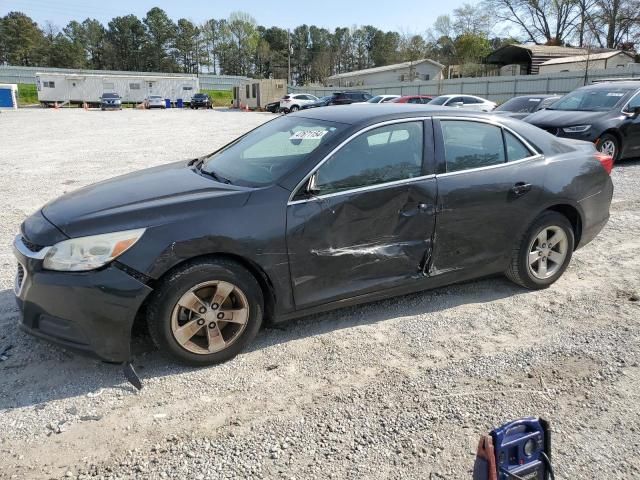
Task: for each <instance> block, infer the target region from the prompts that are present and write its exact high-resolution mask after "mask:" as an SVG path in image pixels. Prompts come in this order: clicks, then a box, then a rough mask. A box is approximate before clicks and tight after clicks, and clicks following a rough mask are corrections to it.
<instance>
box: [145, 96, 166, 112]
mask: <svg viewBox="0 0 640 480" xmlns="http://www.w3.org/2000/svg"><path fill="white" fill-rule="evenodd" d="M143 104H144V108H163V109H164V108H167V105H166V103H165V101H164V98H162V97H161V96H160V95H149V96H148V97H147V98H145V99H144V102H143Z"/></svg>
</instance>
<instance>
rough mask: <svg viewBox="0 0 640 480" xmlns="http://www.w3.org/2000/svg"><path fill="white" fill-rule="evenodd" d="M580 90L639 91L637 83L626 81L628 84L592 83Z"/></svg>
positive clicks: (639, 84) (639, 87)
mask: <svg viewBox="0 0 640 480" xmlns="http://www.w3.org/2000/svg"><path fill="white" fill-rule="evenodd" d="M580 88H581V89H584V90H586V89H589V90H591V89H593V90H609V89H611V88H621V89H625V90H633V89H640V82H639V81H633V80H631V81H628V82H598V83H592V84H591V85H585V86H584V87H580Z"/></svg>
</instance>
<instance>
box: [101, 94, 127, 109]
mask: <svg viewBox="0 0 640 480" xmlns="http://www.w3.org/2000/svg"><path fill="white" fill-rule="evenodd" d="M100 110H103V111H104V110H122V97H121V96H120V95H118V94H117V93H103V94H102V96H101V97H100Z"/></svg>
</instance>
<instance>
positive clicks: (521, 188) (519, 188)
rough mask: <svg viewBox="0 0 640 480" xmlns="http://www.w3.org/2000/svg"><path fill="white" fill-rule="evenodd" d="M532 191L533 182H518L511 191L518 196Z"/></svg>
mask: <svg viewBox="0 0 640 480" xmlns="http://www.w3.org/2000/svg"><path fill="white" fill-rule="evenodd" d="M530 191H531V184H530V183H525V182H518V183H516V184H515V185H514V186H513V187H511V190H510V192H511V193H513V194H514V195H515V196H516V197H521V196H522V195H524V194H525V193H527V192H530Z"/></svg>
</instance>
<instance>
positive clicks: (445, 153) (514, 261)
mask: <svg viewBox="0 0 640 480" xmlns="http://www.w3.org/2000/svg"><path fill="white" fill-rule="evenodd" d="M434 126H435V127H436V128H433V127H434ZM425 132H431V133H429V134H428V135H425ZM434 152H435V153H434ZM611 166H612V159H611V158H610V157H608V156H606V155H604V154H602V153H599V152H597V151H596V150H595V148H594V146H593V145H592V144H589V143H586V142H576V141H573V140H563V139H560V138H556V137H553V136H551V135H549V134H548V133H546V132H544V131H542V130H540V129H538V128H535V127H533V126H531V125H529V124H526V123H524V122H521V121H518V120H514V119H510V118H506V117H505V118H502V117H498V116H494V115H491V116H489V115H485V114H482V113H478V112H469V111H462V110H454V109H447V108H440V109H437V108H431V107H426V106H422V107H421V106H415V108H410V109H409V108H407V106H406V105H398V104H393V103H387V104H384V105H368V104H363V105H351V106H344V107H332V108H317V109H310V110H307V111H305V112H300V113H294V114H292V115H286V116H281V117H278V118H275V119H274V120H272V121H270V122H267V123H265V124H263V125H261V126H259V127H258V128H256V129H254V130H252V131H250V132H248V133H246V134H245V135H243V136H242V137H240V138H238V139H236V140H234V141H232V142H231V143H229V144H228V145H226V146H225V147H222V148H220V149H218V150H216V151H215V152H213V153H211V154H210V155H206V156H203V157H201V158H198V159H195V160H190V161H182V162H174V163H169V164H165V165H160V166H156V167H153V168H149V169H147V170H141V171H138V172H133V173H129V174H127V175H124V176H120V177H117V178H113V179H111V180H106V181H102V182H100V183H98V184H95V185H91V186H88V187H85V188H81V189H77V190H74V191H73V192H71V193H69V194H67V195H64V196H62V197H59V198H58V199H56V200H53V201H51V202H49V203H47V204H46V205H45V206H44V207H43V208H42V209H41V210H38V211H37V212H35V213H34V214H32V215H31V216H30V217H28V218H27V219H26V220H25V221H24V222H23V224H22V226H21V228H20V233H19V234H18V235H17V236H16V238H15V240H14V249H15V256H16V258H17V264H18V265H17V268H18V273H17V275H16V277H15V278H16V283H15V287H14V288H15V295H16V297H17V303H18V306H19V309H20V312H21V315H20V320H19V321H20V324H21V327H22V328H23V329H24V330H25V331H27V332H29V333H31V334H33V335H37V336H39V337H42V338H45V339H49V340H52V341H56V342H59V343H62V344H63V345H65V347H67V348H77V349H80V350H84V351H87V352H93V353H95V354H97V355H98V356H99V357H101V358H103V359H105V360H108V361H111V362H125V361H129V359H130V352H131V350H130V348H131V347H130V345H131V331H132V327H133V324H134V320H138V321H141V322H142V323H140V325H142V324H146V326H147V327H148V328H149V331H150V334H151V338H152V339H153V341H154V342H155V343H156V345H158V347H159V348H160V349H161V350H162V351H163V352H165V353H167V354H170V355H171V356H173V358H175V359H177V360H179V361H181V362H184V363H188V364H191V365H209V364H215V363H220V362H224V361H226V360H229V359H230V358H233V357H234V356H235V355H237V354H238V353H239V352H240V351H241V350H243V349H244V348H245V347H246V346H247V344H248V343H249V342H251V340H252V339H253V338H254V337H255V336H256V335H257V334H258V332H259V330H260V326H261V324H263V322H270V323H274V322H280V321H284V320H287V319H291V318H295V317H300V316H304V315H308V314H310V313H319V312H322V311H327V310H330V309H334V308H339V307H345V306H349V305H356V304H359V303H364V302H367V301H373V300H379V299H382V298H388V297H391V296H395V295H400V294H406V293H410V292H416V291H421V290H425V289H430V288H436V287H440V286H443V285H448V284H451V283H459V282H463V281H465V280H469V279H472V278H478V277H485V276H488V275H492V274H496V273H504V274H505V275H506V276H507V277H508V278H509V279H511V280H512V281H513V282H515V283H517V284H518V285H521V286H523V287H526V288H529V289H543V288H546V287H548V286H549V285H551V284H553V283H554V282H555V281H556V280H558V279H559V278H560V277H561V276H562V274H563V273H564V271H565V270H566V268H567V267H568V265H569V263H570V261H571V257H572V254H573V252H574V250H575V249H577V248H580V247H582V246H584V245H586V244H587V243H589V242H590V241H591V240H593V238H594V237H595V236H596V235H597V234H598V232H600V230H601V229H602V228H603V227H604V225H605V224H606V223H607V220H608V218H609V206H610V203H611V197H612V194H613V184H612V182H611V178H610V177H609V173H610V171H611ZM578 268H579V267H578ZM459 288H461V289H464V286H463V287H459ZM550 295H551V296H553V292H552V293H551V294H550ZM470 301H473V298H470ZM136 324H138V323H137V322H136Z"/></svg>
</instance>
